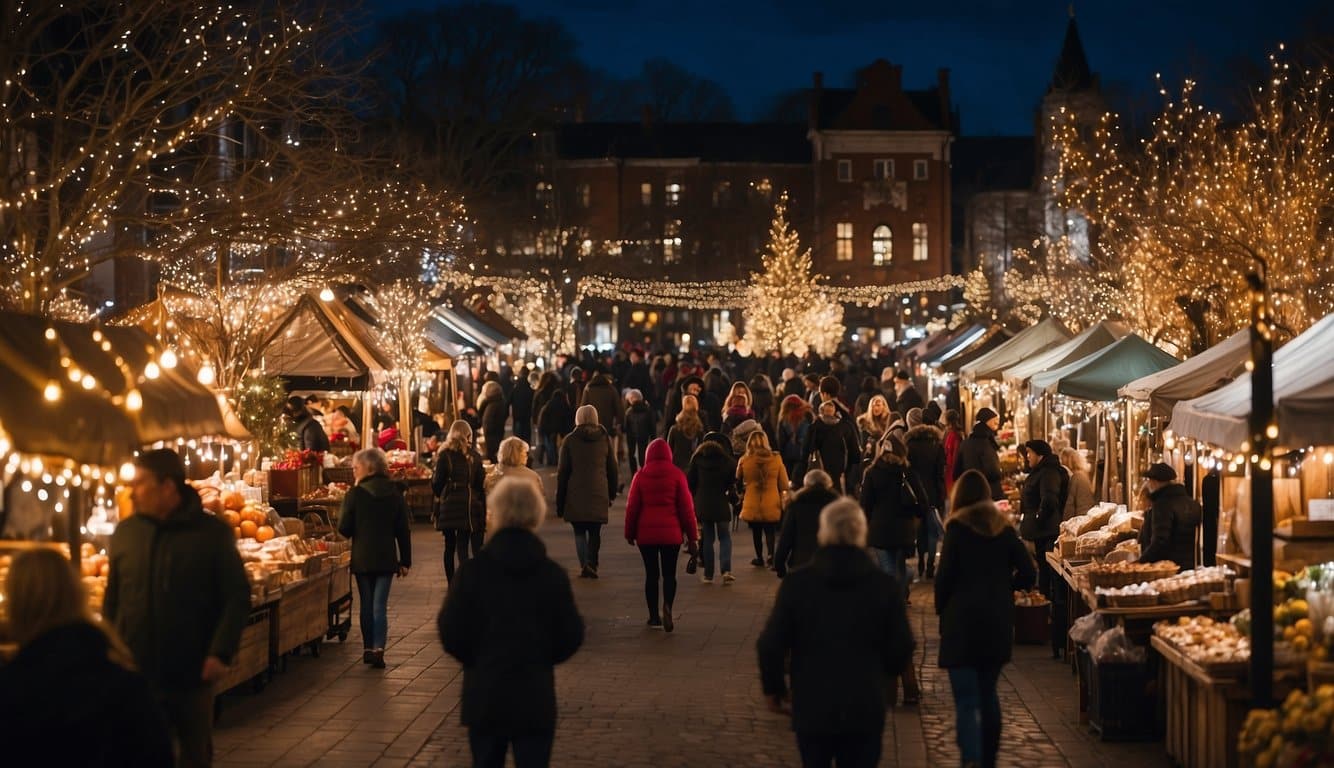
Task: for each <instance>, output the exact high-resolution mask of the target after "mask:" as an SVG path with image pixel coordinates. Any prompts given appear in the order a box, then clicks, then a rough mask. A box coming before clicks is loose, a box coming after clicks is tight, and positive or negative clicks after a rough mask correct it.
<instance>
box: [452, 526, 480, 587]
mask: <svg viewBox="0 0 1334 768" xmlns="http://www.w3.org/2000/svg"><path fill="white" fill-rule="evenodd" d="M444 534H445V578H446V579H448V580H450V581H453V580H454V556H455V554H457V555H458V564H459V565H463V563H464V562H465V561H466V560H467V559H468V548H469V547H470V546H471V548H472V552H473V554H477V553H478V552H481V551H482V541H483V539H484V538H485V537H486V534H485V533H483V532H482V531H464V530H460V529H458V528H449V529H446V530H445V531H444Z"/></svg>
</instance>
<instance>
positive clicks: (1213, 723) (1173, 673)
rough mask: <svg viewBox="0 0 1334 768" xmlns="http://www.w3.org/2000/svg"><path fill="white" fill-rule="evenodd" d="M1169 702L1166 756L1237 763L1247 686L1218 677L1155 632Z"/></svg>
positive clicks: (1222, 766) (1192, 766) (1196, 766)
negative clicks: (1238, 738) (1238, 736)
mask: <svg viewBox="0 0 1334 768" xmlns="http://www.w3.org/2000/svg"><path fill="white" fill-rule="evenodd" d="M1152 645H1153V648H1154V649H1155V650H1157V651H1158V653H1159V654H1161V655H1162V657H1163V664H1162V665H1161V670H1160V675H1161V683H1162V688H1163V692H1164V695H1165V696H1166V705H1167V733H1166V734H1165V737H1164V741H1165V742H1166V744H1165V746H1166V749H1167V755H1168V757H1170V758H1172V759H1173V760H1175V761H1176V762H1177V764H1179V765H1181V766H1182V768H1237V766H1238V765H1239V758H1238V755H1237V735H1238V734H1239V733H1241V724H1242V722H1243V721H1244V720H1245V718H1246V710H1247V708H1248V706H1249V698H1250V692H1249V690H1248V688H1247V686H1246V685H1245V683H1243V682H1241V681H1240V680H1238V679H1235V678H1234V679H1227V678H1216V677H1213V676H1211V675H1209V674H1208V673H1207V672H1206V671H1205V670H1204V669H1203V668H1202V667H1200V666H1199V665H1198V664H1196V663H1194V662H1192V661H1191V660H1190V659H1188V658H1186V657H1185V656H1183V655H1182V654H1181V653H1180V652H1179V651H1177V650H1176V649H1175V648H1173V647H1172V645H1171V644H1169V643H1167V642H1165V641H1163V639H1162V638H1159V637H1155V638H1153V641H1152Z"/></svg>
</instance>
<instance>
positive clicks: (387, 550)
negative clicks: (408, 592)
mask: <svg viewBox="0 0 1334 768" xmlns="http://www.w3.org/2000/svg"><path fill="white" fill-rule="evenodd" d="M388 472H389V461H388V459H386V458H385V455H384V451H382V450H380V449H379V448H367V449H365V450H363V451H357V452H356V453H355V454H353V455H352V477H353V478H354V479H355V481H356V485H354V486H353V487H352V490H350V491H348V492H347V495H346V496H344V497H343V507H342V511H341V512H340V513H339V515H338V532H339V533H341V534H343V535H344V536H346V537H347V538H349V539H351V540H352V574H353V575H354V576H355V577H356V580H357V596H358V600H359V602H360V604H361V616H360V618H361V644H362V652H361V661H362V663H363V664H370V665H371V666H372V667H375V668H376V669H384V649H385V646H386V645H387V644H388V641H389V587H390V585H391V584H392V583H393V580H394V576H396V575H397V576H400V577H401V576H407V575H408V569H410V568H411V567H412V532H411V531H410V530H409V529H408V507H407V503H406V502H405V501H404V500H403V491H402V489H400V488H399V486H398V483H395V482H394V481H392V480H390V479H389V475H388Z"/></svg>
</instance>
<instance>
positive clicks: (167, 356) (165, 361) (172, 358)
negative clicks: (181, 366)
mask: <svg viewBox="0 0 1334 768" xmlns="http://www.w3.org/2000/svg"><path fill="white" fill-rule="evenodd" d="M158 363H159V364H161V365H162V367H163V368H165V369H167V370H169V371H170V370H171V369H172V368H175V367H176V353H175V352H174V351H172V350H170V349H165V350H163V351H162V357H160V358H158Z"/></svg>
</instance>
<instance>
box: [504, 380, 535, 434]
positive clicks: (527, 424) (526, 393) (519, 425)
mask: <svg viewBox="0 0 1334 768" xmlns="http://www.w3.org/2000/svg"><path fill="white" fill-rule="evenodd" d="M537 378H538V376H537V371H533V372H532V373H528V374H526V375H525V374H524V372H523V371H522V370H520V372H519V376H518V377H517V381H516V382H515V383H514V389H513V390H512V391H511V392H510V395H509V401H510V402H509V405H510V415H512V416H513V417H514V424H513V426H511V430H512V431H513V432H514V436H515V437H517V438H519V439H520V440H522V441H524V442H525V443H528V444H530V445H531V444H532V442H533V395H534V394H535V392H534V387H535V385H536V384H537Z"/></svg>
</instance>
